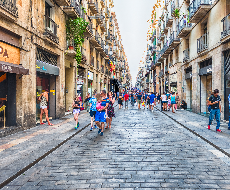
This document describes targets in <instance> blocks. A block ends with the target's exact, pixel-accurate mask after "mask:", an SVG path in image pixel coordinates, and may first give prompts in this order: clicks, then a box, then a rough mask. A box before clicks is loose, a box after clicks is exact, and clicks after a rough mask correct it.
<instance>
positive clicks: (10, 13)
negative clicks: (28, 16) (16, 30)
mask: <svg viewBox="0 0 230 190" xmlns="http://www.w3.org/2000/svg"><path fill="white" fill-rule="evenodd" d="M0 16H2V17H4V18H7V19H8V20H12V21H15V20H16V18H17V17H18V8H17V5H16V2H15V1H12V0H0Z"/></svg>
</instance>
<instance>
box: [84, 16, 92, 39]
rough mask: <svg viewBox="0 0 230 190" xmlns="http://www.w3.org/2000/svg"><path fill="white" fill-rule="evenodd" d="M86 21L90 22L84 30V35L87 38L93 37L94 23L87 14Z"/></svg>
mask: <svg viewBox="0 0 230 190" xmlns="http://www.w3.org/2000/svg"><path fill="white" fill-rule="evenodd" d="M86 21H87V22H88V23H89V24H88V25H87V27H86V31H85V32H84V36H85V37H87V38H91V37H92V35H93V24H92V22H91V21H90V20H89V19H88V16H87V15H86Z"/></svg>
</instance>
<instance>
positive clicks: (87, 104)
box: [84, 93, 91, 112]
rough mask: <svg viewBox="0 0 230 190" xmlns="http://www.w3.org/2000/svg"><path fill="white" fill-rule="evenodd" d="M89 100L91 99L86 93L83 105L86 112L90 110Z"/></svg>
mask: <svg viewBox="0 0 230 190" xmlns="http://www.w3.org/2000/svg"><path fill="white" fill-rule="evenodd" d="M90 99H91V97H90V94H89V93H88V94H87V95H86V97H85V101H84V103H85V109H86V111H87V112H89V110H90V106H89V100H90Z"/></svg>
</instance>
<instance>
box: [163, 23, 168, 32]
mask: <svg viewBox="0 0 230 190" xmlns="http://www.w3.org/2000/svg"><path fill="white" fill-rule="evenodd" d="M163 33H164V34H167V33H168V28H167V27H166V23H165V21H164V22H163Z"/></svg>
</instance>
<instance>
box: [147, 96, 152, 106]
mask: <svg viewBox="0 0 230 190" xmlns="http://www.w3.org/2000/svg"><path fill="white" fill-rule="evenodd" d="M150 95H151V94H150V93H149V94H148V96H147V109H150Z"/></svg>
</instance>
